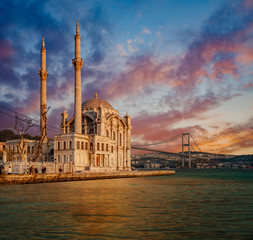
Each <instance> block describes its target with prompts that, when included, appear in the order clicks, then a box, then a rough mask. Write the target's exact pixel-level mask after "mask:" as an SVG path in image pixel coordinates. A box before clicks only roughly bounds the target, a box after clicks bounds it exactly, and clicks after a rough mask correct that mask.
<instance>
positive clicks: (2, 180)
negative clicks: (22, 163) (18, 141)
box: [0, 170, 175, 185]
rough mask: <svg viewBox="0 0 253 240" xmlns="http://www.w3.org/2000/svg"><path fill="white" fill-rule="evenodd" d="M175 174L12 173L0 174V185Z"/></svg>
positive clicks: (164, 171) (171, 173)
mask: <svg viewBox="0 0 253 240" xmlns="http://www.w3.org/2000/svg"><path fill="white" fill-rule="evenodd" d="M165 175H175V170H159V171H140V172H139V171H131V172H103V173H99V172H98V173H95V172H90V173H88V172H87V173H61V174H59V173H56V174H12V175H0V185H9V184H33V183H49V182H69V181H85V180H99V179H116V178H135V177H151V176H165Z"/></svg>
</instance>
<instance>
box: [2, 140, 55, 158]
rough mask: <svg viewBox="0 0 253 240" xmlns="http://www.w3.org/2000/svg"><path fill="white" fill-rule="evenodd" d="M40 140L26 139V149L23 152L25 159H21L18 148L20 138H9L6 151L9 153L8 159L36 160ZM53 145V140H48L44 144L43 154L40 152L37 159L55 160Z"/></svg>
mask: <svg viewBox="0 0 253 240" xmlns="http://www.w3.org/2000/svg"><path fill="white" fill-rule="evenodd" d="M38 142H39V141H38V140H29V139H25V141H24V147H23V149H24V151H23V154H22V157H23V159H21V156H20V152H19V148H18V146H19V144H20V139H14V140H8V141H7V142H6V153H7V156H6V160H7V161H25V162H32V161H34V158H35V155H36V151H37V147H38ZM53 146H54V144H53V141H48V143H47V144H43V146H42V154H40V156H39V158H38V159H37V160H38V161H40V162H46V161H53V160H54V151H53Z"/></svg>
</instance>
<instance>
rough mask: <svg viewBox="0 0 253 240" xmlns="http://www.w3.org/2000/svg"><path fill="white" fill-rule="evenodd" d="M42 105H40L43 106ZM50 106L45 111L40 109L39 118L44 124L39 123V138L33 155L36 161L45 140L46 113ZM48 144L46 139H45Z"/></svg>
mask: <svg viewBox="0 0 253 240" xmlns="http://www.w3.org/2000/svg"><path fill="white" fill-rule="evenodd" d="M43 107H44V106H41V108H43ZM49 109H50V107H48V108H47V109H46V111H41V112H42V113H41V120H42V121H43V122H44V123H45V124H44V125H42V124H41V129H40V139H39V142H38V146H37V148H36V151H35V156H34V162H36V161H37V160H38V158H39V156H40V155H41V153H42V148H43V143H45V140H47V113H48V111H49ZM47 144H48V140H47Z"/></svg>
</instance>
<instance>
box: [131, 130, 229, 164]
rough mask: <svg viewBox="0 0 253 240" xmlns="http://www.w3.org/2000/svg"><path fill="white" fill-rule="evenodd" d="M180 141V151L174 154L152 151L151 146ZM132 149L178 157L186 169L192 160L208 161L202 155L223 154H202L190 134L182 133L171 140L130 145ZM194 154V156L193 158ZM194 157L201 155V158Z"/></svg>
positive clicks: (207, 158)
mask: <svg viewBox="0 0 253 240" xmlns="http://www.w3.org/2000/svg"><path fill="white" fill-rule="evenodd" d="M179 139H181V145H182V151H181V152H178V153H175V152H169V151H165V150H158V149H154V148H153V146H157V145H163V144H167V143H171V142H174V141H178V140H179ZM131 147H132V149H136V150H143V151H150V152H157V153H164V154H168V155H172V156H173V155H174V156H180V157H181V159H182V167H185V165H186V164H185V162H186V161H187V162H188V167H189V168H191V167H192V161H194V160H201V161H203V160H204V161H208V160H209V159H210V157H204V156H203V155H207V156H208V155H212V156H214V155H217V156H224V154H216V153H208V152H202V151H201V150H200V148H199V146H198V144H197V142H196V141H195V140H194V138H193V136H192V135H191V134H190V133H182V134H178V135H176V136H174V137H172V138H169V139H165V140H163V141H159V142H155V143H150V144H145V145H132V146H131ZM193 154H194V156H193ZM196 155H202V156H201V157H199V156H196Z"/></svg>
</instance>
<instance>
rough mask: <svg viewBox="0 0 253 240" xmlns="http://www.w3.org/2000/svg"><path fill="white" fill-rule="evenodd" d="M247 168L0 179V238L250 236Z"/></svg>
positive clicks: (252, 220)
mask: <svg viewBox="0 0 253 240" xmlns="http://www.w3.org/2000/svg"><path fill="white" fill-rule="evenodd" d="M252 183H253V171H252V170H244V171H241V170H234V171H232V170H226V171H224V170H223V171H221V170H199V171H197V170H192V171H186V170H182V171H177V174H176V175H175V176H161V177H146V178H129V179H107V180H97V181H83V182H65V183H46V184H34V185H13V186H11V185H10V186H0V191H1V197H0V208H1V211H0V230H1V231H0V239H46V238H51V239H214V238H215V239H227V238H231V239H250V238H251V237H252V236H253V235H252V234H253V231H252V229H253V213H252V212H253V211H252V210H253V200H252V199H253V184H252Z"/></svg>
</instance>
